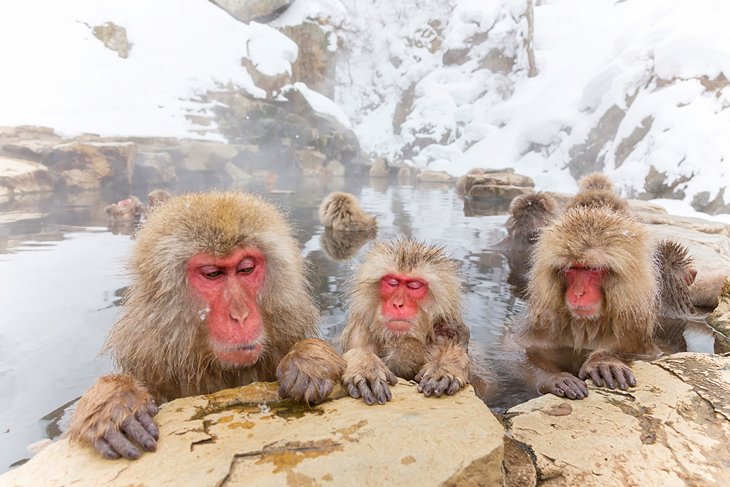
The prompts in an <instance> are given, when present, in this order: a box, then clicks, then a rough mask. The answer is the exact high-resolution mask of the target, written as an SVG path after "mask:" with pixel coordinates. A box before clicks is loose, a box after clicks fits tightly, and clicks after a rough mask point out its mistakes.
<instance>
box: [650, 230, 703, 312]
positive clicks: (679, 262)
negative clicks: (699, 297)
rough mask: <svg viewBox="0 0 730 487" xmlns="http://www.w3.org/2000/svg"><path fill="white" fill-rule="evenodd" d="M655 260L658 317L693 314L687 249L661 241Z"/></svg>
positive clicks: (690, 267) (690, 259) (689, 262)
mask: <svg viewBox="0 0 730 487" xmlns="http://www.w3.org/2000/svg"><path fill="white" fill-rule="evenodd" d="M656 260H657V266H658V268H659V275H660V276H661V279H660V288H659V289H660V298H661V300H660V303H661V307H660V311H659V313H660V315H661V316H666V317H668V318H682V317H687V316H691V315H692V314H694V312H695V309H694V306H693V305H692V298H691V294H690V282H692V281H694V275H693V274H691V273H692V272H693V269H692V257H691V256H690V255H689V251H688V250H687V247H685V246H684V245H682V244H679V243H677V242H672V241H670V240H663V241H661V242H659V244H657V247H656Z"/></svg>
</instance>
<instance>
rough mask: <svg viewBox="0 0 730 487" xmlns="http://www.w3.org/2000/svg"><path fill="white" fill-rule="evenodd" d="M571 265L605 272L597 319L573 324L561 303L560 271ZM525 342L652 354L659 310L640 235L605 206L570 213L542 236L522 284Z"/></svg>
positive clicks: (649, 256) (648, 253)
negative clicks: (529, 338) (524, 288)
mask: <svg viewBox="0 0 730 487" xmlns="http://www.w3.org/2000/svg"><path fill="white" fill-rule="evenodd" d="M573 263H581V264H583V265H585V266H589V267H597V268H602V269H606V270H607V271H608V272H607V274H606V276H605V278H604V281H603V293H604V301H605V304H604V309H603V311H604V312H603V314H602V316H600V317H599V318H597V319H593V320H581V319H577V318H574V317H573V316H572V315H571V313H570V311H569V310H568V309H567V306H566V305H565V296H564V295H565V289H566V287H565V284H564V281H563V278H562V276H561V274H562V272H563V271H564V270H565V269H567V268H568V267H569V266H570V265H572V264H573ZM527 292H528V306H529V329H528V330H527V333H526V334H527V336H533V337H542V338H545V339H548V340H549V341H550V342H551V343H552V344H554V345H557V346H564V347H569V348H572V349H574V350H576V351H578V350H581V349H588V350H596V349H603V350H614V351H617V352H626V353H636V354H652V353H654V352H655V347H654V344H653V341H652V334H653V331H654V326H655V323H656V311H655V310H656V308H657V307H658V304H659V290H658V288H657V280H656V268H655V265H654V256H653V249H652V247H651V245H650V242H649V236H648V234H647V230H646V229H645V228H644V227H643V226H642V225H641V224H640V223H638V222H637V221H635V220H634V219H632V218H631V217H629V216H627V215H622V214H620V213H616V212H614V211H611V210H609V209H607V208H573V209H570V210H567V211H566V212H565V213H564V214H563V215H562V216H561V217H560V218H559V219H558V220H556V221H555V223H554V224H553V225H551V226H549V227H547V228H546V229H544V231H543V236H542V238H541V239H540V240H539V242H538V244H537V246H536V248H535V253H534V261H533V268H532V271H531V275H530V280H529V284H528V291H527Z"/></svg>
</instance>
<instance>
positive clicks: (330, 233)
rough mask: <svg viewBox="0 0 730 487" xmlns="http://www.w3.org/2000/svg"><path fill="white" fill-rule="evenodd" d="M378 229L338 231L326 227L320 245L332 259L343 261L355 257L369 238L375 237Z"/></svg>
mask: <svg viewBox="0 0 730 487" xmlns="http://www.w3.org/2000/svg"><path fill="white" fill-rule="evenodd" d="M376 234H377V231H376V230H375V229H373V230H372V231H365V232H336V231H334V230H332V229H331V228H325V229H324V232H323V233H322V235H321V237H320V238H319V246H320V248H321V249H322V250H323V251H324V253H325V254H327V255H328V256H329V257H330V258H331V259H332V260H336V261H341V260H347V259H351V258H353V257H354V256H355V255H357V252H358V251H359V250H360V249H361V248H362V246H363V245H365V243H367V241H368V240H372V239H373V238H375V235H376Z"/></svg>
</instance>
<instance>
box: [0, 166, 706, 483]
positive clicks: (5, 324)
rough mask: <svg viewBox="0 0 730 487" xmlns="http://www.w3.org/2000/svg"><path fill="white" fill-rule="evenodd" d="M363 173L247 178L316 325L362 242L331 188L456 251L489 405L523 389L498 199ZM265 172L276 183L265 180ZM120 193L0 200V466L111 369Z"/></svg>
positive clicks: (527, 393)
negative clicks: (335, 215) (279, 230)
mask: <svg viewBox="0 0 730 487" xmlns="http://www.w3.org/2000/svg"><path fill="white" fill-rule="evenodd" d="M372 182H373V183H374V184H375V185H373V186H370V185H365V186H363V184H362V183H360V182H357V181H351V180H343V179H330V180H322V179H321V178H308V179H304V180H295V179H292V178H287V177H283V176H279V177H278V178H276V179H275V180H274V181H273V182H272V181H271V178H267V179H259V180H256V179H254V180H252V181H251V182H250V183H247V184H248V185H247V187H246V189H247V190H249V191H252V192H256V193H260V194H262V195H263V196H264V197H265V198H266V199H268V200H270V201H272V202H273V203H275V204H276V205H278V206H279V207H280V208H282V209H283V210H284V212H285V213H286V214H287V215H288V218H289V219H290V220H291V221H292V223H293V224H294V227H295V235H296V237H297V239H298V240H299V241H300V242H301V244H302V247H303V253H304V255H305V257H306V260H307V262H308V263H309V266H310V268H311V271H312V285H313V289H314V292H315V295H316V300H317V303H318V306H319V308H320V310H321V313H322V319H321V320H322V331H323V334H324V336H325V337H326V338H329V339H331V340H332V341H333V342H334V343H335V344H337V341H338V339H339V336H340V334H341V332H342V330H343V328H344V326H345V312H344V302H343V301H344V300H343V297H344V289H345V288H344V286H345V285H346V281H347V280H348V278H349V277H350V276H351V275H352V273H353V266H354V265H355V263H357V261H358V256H359V255H360V254H361V253H362V251H363V250H362V249H363V247H366V246H367V238H363V239H362V240H360V239H352V241H347V242H346V241H345V240H344V239H342V238H341V236H336V235H332V234H330V233H329V232H325V230H324V228H323V227H322V225H321V224H320V223H319V221H318V217H317V209H318V207H319V204H320V202H321V201H322V199H323V198H324V197H325V196H326V195H327V194H329V193H330V192H331V191H334V190H341V191H347V192H349V193H352V194H354V195H355V196H357V198H358V199H359V201H360V203H361V205H362V207H363V209H364V210H365V211H366V212H368V213H370V214H373V215H376V216H377V219H378V227H379V228H378V238H380V239H390V238H395V237H398V236H401V235H404V236H408V237H412V238H415V239H418V240H423V241H427V242H429V243H433V244H436V245H440V246H443V247H444V248H445V251H446V253H447V254H448V255H450V256H451V257H452V258H454V259H456V260H457V261H458V262H460V264H461V268H460V271H461V275H462V278H463V281H464V288H465V294H466V306H465V310H464V319H465V322H466V323H467V324H468V325H469V327H470V328H471V337H472V339H471V343H470V354H471V355H472V356H473V357H474V360H475V361H476V363H477V364H478V366H479V367H480V368H481V369H483V370H484V375H485V376H488V377H492V378H494V380H495V382H494V383H493V384H492V386H491V392H490V399H489V401H488V403H489V405H490V406H491V407H494V408H499V409H501V408H506V407H509V406H511V405H513V404H516V403H519V402H522V401H524V400H527V399H529V398H531V397H534V396H535V395H536V394H535V392H534V391H533V390H532V389H531V388H530V387H528V386H526V385H525V384H524V382H523V376H524V372H523V365H522V364H523V361H524V357H523V354H522V353H521V352H519V351H518V350H517V349H516V348H515V346H514V344H513V341H512V330H511V327H512V325H511V322H512V319H513V318H514V317H515V316H516V315H517V314H519V313H520V312H521V311H522V310H523V308H524V302H523V301H522V299H521V298H520V297H519V295H517V294H515V293H513V292H512V287H511V285H510V283H509V282H508V277H509V275H510V272H511V269H510V267H509V265H508V262H507V260H506V258H505V256H503V255H502V254H501V253H500V252H499V251H496V250H493V249H494V245H495V244H496V243H497V242H499V241H500V240H501V239H502V238H503V237H504V235H505V230H504V222H505V220H506V207H505V208H504V210H499V211H486V213H487V215H486V216H480V215H477V214H475V213H474V212H473V211H472V210H469V211H468V212H467V213H466V214H465V206H464V205H465V203H464V202H463V201H462V200H461V199H460V198H459V197H457V196H456V194H455V192H454V190H453V188H451V187H448V186H443V185H440V186H438V187H434V188H425V187H422V186H395V185H389V184H388V182H387V181H386V180H375V179H374V180H372ZM272 184H273V185H275V186H276V187H275V188H274V189H275V190H276V193H275V194H272V193H269V191H268V189H267V185H269V186H272ZM197 189H201V188H199V187H195V186H194V185H188V186H180V187H178V188H172V192H173V193H176V194H177V193H181V192H183V191H189V190H197ZM147 192H148V188H139V190H138V191H134V194H136V195H137V196H138V197H140V198H143V197H144V195H146V194H147ZM126 196H127V195H109V194H102V193H100V192H80V193H73V194H66V195H54V196H50V197H49V196H46V197H33V198H28V199H25V198H23V199H22V200H15V201H13V202H10V203H5V204H0V275H2V276H3V279H1V280H0V300H2V302H1V303H0V304H1V306H2V309H3V320H2V325H1V327H0V390H2V391H3V394H2V395H0V471H3V470H5V469H6V468H7V467H8V466H9V465H10V464H11V463H13V462H14V461H16V460H19V459H21V458H24V457H27V456H28V455H29V454H28V452H27V450H26V447H27V445H29V444H31V443H34V442H36V441H38V440H39V439H41V438H43V437H44V436H47V435H51V436H53V435H55V434H57V433H58V428H57V427H56V424H57V423H58V421H59V418H60V416H62V414H63V411H64V410H65V409H66V408H65V407H64V406H62V405H64V403H68V402H70V401H73V400H75V399H76V398H77V397H79V396H80V395H81V394H82V393H83V392H84V391H85V390H86V389H87V388H88V387H89V386H90V385H91V384H92V383H93V382H94V380H96V378H97V377H98V376H100V375H102V374H104V373H107V372H109V371H110V369H111V364H110V363H109V360H108V358H106V357H103V358H101V359H100V358H98V357H97V354H98V352H99V350H100V348H101V345H102V343H103V340H104V338H105V337H106V334H107V332H108V330H109V328H110V327H111V325H112V324H113V322H114V320H115V319H116V318H117V314H118V307H117V306H118V304H119V302H120V297H121V296H122V295H123V292H124V286H125V285H126V284H127V282H126V277H125V266H124V261H125V260H126V258H127V257H128V256H129V253H130V249H131V247H132V245H133V243H134V242H133V241H132V240H131V239H130V238H129V237H127V236H121V235H114V233H113V232H110V231H109V229H107V216H106V215H105V213H104V207H105V205H106V202H108V201H116V200H118V199H120V198H124V197H126ZM30 290H32V292H30ZM690 341H691V340H690ZM50 411H53V413H49V412H50ZM41 418H42V419H41ZM60 424H63V421H61V423H60ZM46 426H47V427H48V431H46Z"/></svg>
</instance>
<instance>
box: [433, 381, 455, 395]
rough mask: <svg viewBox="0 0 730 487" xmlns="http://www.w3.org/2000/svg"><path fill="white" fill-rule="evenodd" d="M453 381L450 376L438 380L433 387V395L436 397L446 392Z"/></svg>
mask: <svg viewBox="0 0 730 487" xmlns="http://www.w3.org/2000/svg"><path fill="white" fill-rule="evenodd" d="M450 383H451V379H449V378H448V377H442V378H441V380H440V381H438V382H436V385H435V386H434V388H433V395H434V396H436V397H439V396H441V394H443V393H444V391H445V390H446V389H447V388H448V387H449V384H450Z"/></svg>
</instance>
